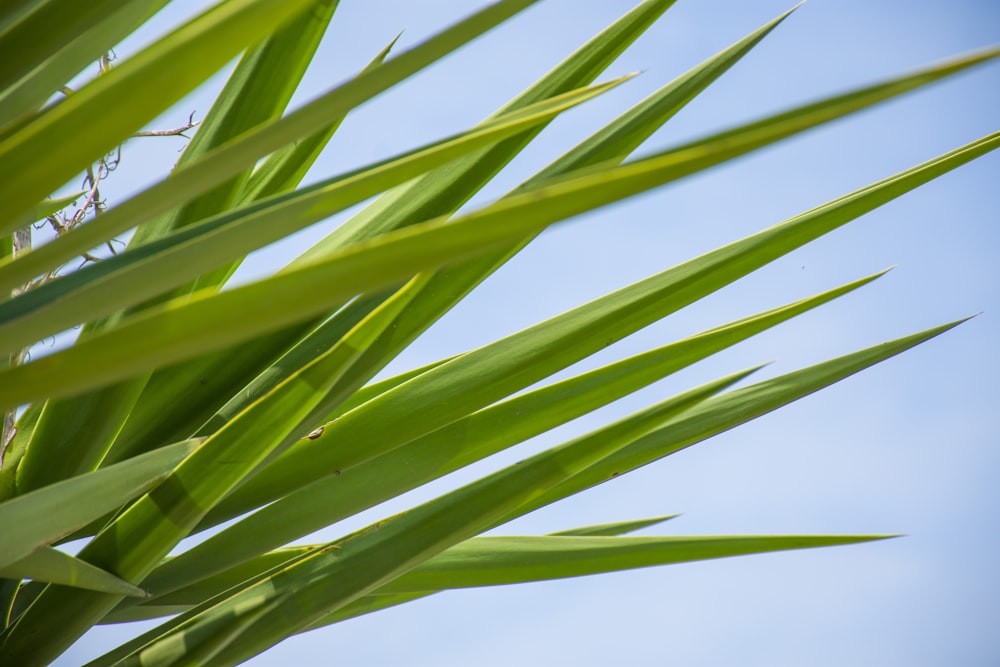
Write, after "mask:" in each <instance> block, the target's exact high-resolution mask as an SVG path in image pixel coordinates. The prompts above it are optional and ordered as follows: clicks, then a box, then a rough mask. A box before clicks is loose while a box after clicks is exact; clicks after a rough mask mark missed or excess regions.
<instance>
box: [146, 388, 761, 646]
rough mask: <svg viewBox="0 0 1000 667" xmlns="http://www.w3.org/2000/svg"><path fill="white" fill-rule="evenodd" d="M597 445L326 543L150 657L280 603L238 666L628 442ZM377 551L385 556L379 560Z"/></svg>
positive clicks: (256, 628) (563, 450) (567, 450)
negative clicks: (221, 620) (220, 621)
mask: <svg viewBox="0 0 1000 667" xmlns="http://www.w3.org/2000/svg"><path fill="white" fill-rule="evenodd" d="M745 375H746V373H741V374H739V375H737V376H733V377H729V378H725V379H723V380H720V381H717V382H713V383H710V384H709V385H705V386H704V387H701V388H699V389H696V390H692V391H691V392H689V393H688V394H686V395H685V396H684V397H683V398H679V399H678V400H676V401H674V402H673V403H672V405H671V406H669V407H667V406H664V407H663V408H662V411H661V415H660V416H661V417H664V418H665V417H667V415H668V414H669V413H671V412H673V413H674V414H676V413H677V412H678V411H683V410H686V409H687V408H689V407H690V406H691V405H695V404H697V403H698V402H700V401H701V400H703V399H704V398H706V397H707V396H709V395H711V394H714V393H716V392H717V391H719V390H720V389H722V388H723V387H725V386H728V385H730V384H732V383H733V382H734V381H736V380H738V379H740V378H742V377H744V376H745ZM637 428H641V426H638V425H637ZM595 444H596V442H595V441H590V440H580V441H576V442H573V443H569V444H567V445H565V446H562V447H558V448H554V449H551V450H548V451H546V452H543V453H541V454H538V455H536V456H534V457H532V458H530V459H528V460H526V461H523V462H521V463H520V464H516V465H514V466H511V467H510V468H506V469H504V470H503V471H500V472H498V473H495V474H494V475H491V476H489V477H487V478H485V479H483V480H480V481H478V482H474V483H473V484H470V485H469V486H467V487H464V488H462V489H459V490H457V491H453V492H452V493H449V494H447V495H445V496H442V497H441V498H438V499H436V500H432V501H430V502H428V503H426V504H424V505H421V506H420V507H417V508H415V509H413V510H410V511H409V512H406V513H405V514H403V515H399V516H397V517H394V518H392V519H389V520H387V521H384V522H380V523H379V524H377V525H375V526H373V527H372V528H370V529H367V530H363V531H361V532H359V533H356V534H355V535H353V536H350V537H348V538H346V539H344V540H342V541H339V542H338V543H336V544H333V545H330V546H329V547H327V548H321V549H317V550H315V551H314V552H312V553H310V554H308V555H307V556H305V557H304V558H302V559H300V560H298V561H296V562H295V563H294V564H292V565H290V566H289V567H287V568H285V569H283V570H281V571H279V572H278V573H276V574H274V575H273V576H271V577H269V578H267V579H265V580H263V581H261V582H259V583H257V584H256V585H254V586H251V587H249V588H247V589H244V590H243V591H240V592H239V593H236V594H235V595H233V596H232V597H231V598H229V599H228V600H226V601H225V602H222V603H220V604H217V605H215V606H214V607H212V608H211V609H210V610H208V611H206V612H205V613H203V614H200V615H199V616H196V617H194V618H193V619H191V620H189V621H188V622H187V623H184V624H181V625H180V626H178V627H177V628H176V629H174V630H173V631H171V632H170V633H168V634H166V635H164V636H163V637H161V638H160V639H159V640H157V641H156V642H153V643H152V644H150V645H149V646H148V647H147V648H146V649H143V651H142V653H143V654H145V655H147V656H150V655H152V654H154V652H155V651H157V650H158V648H157V644H158V643H159V642H163V641H177V639H175V638H178V637H179V638H183V639H187V638H191V640H192V641H193V640H194V637H195V636H197V635H198V634H200V632H199V629H200V628H201V627H203V626H205V625H207V624H212V623H213V621H214V620H215V619H217V618H218V617H220V616H223V617H230V616H231V617H235V618H239V617H240V616H242V615H244V614H247V613H253V612H254V611H256V610H257V609H259V608H260V607H262V606H264V605H269V604H271V603H274V602H276V606H275V607H274V609H273V610H272V611H270V612H268V613H266V614H264V615H263V617H262V618H261V619H260V620H259V621H257V622H256V623H254V624H252V625H251V626H250V627H249V628H248V630H247V631H246V632H244V633H243V634H242V635H241V636H240V638H239V639H238V640H236V641H234V642H232V644H231V645H230V646H229V647H228V648H227V649H226V650H225V651H223V653H222V654H220V655H219V656H217V657H216V661H217V663H218V664H219V665H229V664H236V663H238V662H239V661H241V660H243V659H246V658H247V657H249V656H250V655H253V654H255V653H257V652H259V651H260V650H262V649H264V648H266V647H267V646H270V645H272V644H274V643H275V642H277V641H280V640H281V639H282V638H284V637H286V636H289V635H290V634H293V633H294V632H295V631H296V630H298V629H301V628H304V627H307V626H309V625H311V624H312V623H314V622H316V621H317V620H319V619H320V618H322V617H323V616H325V615H326V614H328V613H330V612H332V611H334V610H336V609H337V608H339V607H342V606H344V605H346V604H348V603H350V602H351V601H352V600H354V599H357V598H359V597H361V596H362V595H365V594H367V593H369V592H371V591H373V590H375V589H377V588H379V587H380V586H382V585H384V584H385V583H386V582H388V581H390V580H392V579H394V578H395V577H396V576H398V575H399V574H401V573H402V572H405V571H407V570H409V569H412V568H413V567H415V566H416V565H418V564H419V563H420V562H422V561H424V560H426V559H428V558H430V557H431V556H433V555H434V554H435V553H439V552H441V551H443V550H444V549H447V548H448V547H450V546H453V545H455V544H458V543H459V542H462V541H464V540H465V539H468V538H469V537H472V536H473V535H475V534H476V533H478V532H479V531H480V530H482V528H483V527H485V526H486V525H489V524H490V523H492V522H493V521H495V520H496V518H497V517H499V516H502V515H504V514H505V513H506V512H509V511H510V510H512V509H513V508H515V507H517V506H519V505H521V504H522V503H524V502H525V501H526V500H528V499H529V498H531V497H533V496H535V495H537V494H538V493H539V492H540V491H541V490H542V489H544V488H547V487H548V486H550V485H551V484H552V483H553V482H554V481H555V480H558V479H564V478H566V477H568V476H570V475H572V474H573V472H574V471H577V470H580V469H583V468H585V467H587V466H588V465H589V464H590V463H594V462H597V461H598V460H600V459H601V458H604V456H606V455H608V454H609V453H611V452H613V451H615V449H616V448H617V447H618V446H621V445H622V444H624V443H620V442H615V443H612V442H608V441H603V442H601V443H600V446H599V447H596V448H595V447H594V445H595ZM374 553H377V554H379V557H378V558H372V557H371V554H374ZM136 659H139V660H141V659H142V656H139V655H137V656H136ZM153 664H155V663H153Z"/></svg>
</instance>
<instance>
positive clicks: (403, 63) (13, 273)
mask: <svg viewBox="0 0 1000 667" xmlns="http://www.w3.org/2000/svg"><path fill="white" fill-rule="evenodd" d="M537 1H538V0H500V1H499V2H496V3H494V4H492V5H490V6H488V7H486V8H484V9H483V10H481V11H479V12H477V13H475V14H473V15H472V16H470V17H469V18H467V19H465V20H463V21H460V22H459V23H456V24H455V25H454V26H452V27H451V28H448V29H446V30H444V31H442V32H440V33H438V34H437V35H435V36H434V37H432V38H430V39H428V40H427V41H426V42H423V43H422V44H419V45H418V46H415V47H413V48H411V49H410V50H408V51H406V52H404V53H403V54H401V55H399V56H397V57H396V58H392V59H390V60H388V61H386V62H385V63H384V64H383V65H381V66H379V67H376V68H374V69H372V70H369V71H368V72H364V73H362V74H361V75H359V76H358V77H356V78H354V79H352V80H350V81H348V82H346V83H344V84H342V85H340V86H338V87H336V88H335V89H333V90H331V91H330V92H328V93H326V94H324V95H323V96H322V97H320V98H318V99H317V100H314V101H313V102H311V103H309V104H307V105H306V106H304V107H302V108H300V109H298V110H296V111H294V112H292V113H291V114H289V115H287V116H286V117H284V118H282V119H281V120H279V121H275V122H272V123H268V124H266V125H265V126H263V127H261V128H258V129H255V130H253V131H251V132H248V133H246V134H245V135H243V136H242V137H240V138H239V139H237V140H235V141H232V142H230V143H228V144H226V145H225V146H223V147H220V148H219V149H217V150H215V151H212V153H211V154H209V155H206V156H205V157H204V158H202V159H201V160H198V161H197V162H196V163H194V164H191V165H189V166H187V167H185V168H183V169H179V170H177V171H175V172H173V173H172V174H171V175H170V177H168V178H167V179H166V180H164V181H161V182H160V183H159V184H157V185H155V186H153V187H152V188H150V189H148V190H146V191H144V192H142V193H140V194H139V195H136V196H135V197H133V198H132V199H129V200H128V201H126V202H123V203H122V204H120V205H118V206H116V207H114V208H112V209H110V210H108V211H107V212H106V213H105V214H104V215H101V216H100V217H99V218H98V219H96V220H92V221H91V222H90V223H89V224H86V225H81V226H79V227H77V228H76V229H74V230H73V231H72V232H70V233H68V234H64V235H63V236H61V237H59V238H58V239H55V240H54V241H52V242H51V243H49V244H47V245H45V246H43V247H42V248H39V249H38V250H35V251H34V252H32V253H31V254H29V255H27V256H25V258H24V260H23V262H24V263H22V264H18V263H9V264H6V265H2V266H0V285H3V284H5V283H6V282H7V281H8V280H9V281H11V282H12V284H13V285H19V284H21V283H22V282H24V276H25V275H27V277H28V279H30V278H31V277H34V276H35V275H39V274H41V273H44V272H45V271H48V270H51V269H53V268H56V267H58V266H60V265H61V264H63V263H64V262H66V261H67V260H70V259H72V258H74V257H76V256H78V255H80V254H82V253H84V252H87V251H88V250H89V249H91V248H94V247H95V246H98V245H100V244H101V243H105V242H107V241H109V240H111V239H113V238H115V237H116V236H117V235H119V234H122V233H124V232H126V231H128V230H129V229H131V228H133V227H135V226H137V225H139V224H141V223H142V222H145V221H147V220H150V219H152V218H154V217H156V216H158V215H161V214H163V213H166V212H168V211H171V210H173V209H174V208H176V207H177V206H180V205H182V204H184V203H185V202H187V201H190V200H191V199H192V198H193V197H196V196H198V195H200V194H201V193H203V192H207V191H208V190H210V189H212V188H213V187H215V186H217V185H219V184H220V183H223V182H225V181H226V180H228V179H229V178H231V177H232V176H233V175H235V174H237V173H239V172H241V171H243V170H244V169H245V168H246V166H247V165H248V164H253V163H254V162H255V161H256V160H257V159H259V158H261V157H263V156H264V155H267V154H269V153H271V152H273V151H276V150H279V149H281V148H284V147H286V146H288V145H289V144H291V143H292V142H294V141H295V140H297V139H300V138H302V137H304V136H308V135H310V134H312V133H314V132H316V131H318V130H320V129H322V128H325V127H327V126H328V125H329V123H330V121H331V119H333V118H337V117H338V116H341V115H343V114H344V113H346V112H347V111H349V110H350V109H352V108H354V107H356V106H358V105H359V104H361V103H363V102H365V101H367V100H369V99H371V98H372V97H374V96H375V95H377V94H379V93H381V92H383V91H384V90H386V89H388V88H390V87H391V86H393V85H395V84H396V83H398V82H399V81H402V80H403V79H405V78H407V77H409V76H410V75H412V74H414V73H415V72H418V71H420V70H421V69H423V68H424V67H426V66H427V65H429V64H431V63H433V62H434V61H436V60H438V59H439V58H441V57H443V56H445V55H447V54H448V53H451V52H452V51H454V50H455V49H457V48H459V47H460V46H462V45H464V44H466V43H468V42H469V41H471V40H473V39H475V38H476V37H478V36H479V35H481V34H482V33H484V32H486V31H487V30H489V29H491V28H493V27H495V26H496V25H497V24H499V23H501V22H503V21H505V20H506V19H508V18H510V17H511V16H513V15H514V14H517V13H518V12H520V11H522V10H523V9H525V8H526V7H529V6H530V5H532V4H534V3H535V2H537ZM276 4H281V5H282V6H285V5H288V6H289V7H291V5H290V4H289V3H276ZM272 27H273V26H272ZM123 67H124V66H123ZM120 69H121V68H119V70H120ZM113 145H114V144H112V146H113ZM109 147H110V146H109ZM70 175H72V174H70ZM67 178H68V177H67ZM46 194H48V193H42V194H41V195H39V196H38V197H37V198H35V201H33V202H31V204H28V206H32V205H34V204H35V202H36V201H37V200H39V199H41V198H42V197H43V196H45V195H46ZM12 217H14V216H13V215H12Z"/></svg>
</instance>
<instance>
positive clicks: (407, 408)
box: [0, 133, 1000, 503]
mask: <svg viewBox="0 0 1000 667" xmlns="http://www.w3.org/2000/svg"><path fill="white" fill-rule="evenodd" d="M997 146H1000V133H995V134H993V135H990V136H988V137H986V138H984V139H982V140H979V141H976V142H973V143H971V144H968V145H967V146H964V147H961V148H959V149H956V150H954V151H951V152H949V153H946V154H945V155H943V156H940V157H938V158H935V159H933V160H930V161H928V162H926V163H923V164H921V165H918V166H916V167H914V168H911V169H909V170H906V171H903V172H901V173H899V174H897V175H895V176H893V177H890V178H888V179H885V180H883V181H880V182H878V183H876V184H873V185H871V186H868V187H865V188H862V189H860V190H857V191H855V192H853V193H851V194H848V195H845V196H843V197H840V198H838V199H836V200H833V201H831V202H828V203H827V204H824V205H822V206H819V207H817V208H815V209H812V210H810V211H807V212H805V213H803V214H801V215H798V216H796V217H794V218H791V219H789V220H787V221H785V222H783V223H781V224H779V225H775V226H774V227H771V228H769V229H765V230H763V231H761V232H758V233H757V234H754V235H752V236H750V237H747V238H745V239H743V240H741V241H737V242H735V243H732V244H730V245H727V246H724V247H722V248H719V249H717V250H714V251H712V252H710V253H707V254H705V255H703V256H701V257H698V258H695V259H693V260H690V261H688V262H686V263H684V264H681V265H679V266H676V267H674V268H671V269H668V270H667V271H664V272H663V273H661V274H658V275H656V276H652V277H650V278H647V279H646V280H643V281H640V282H639V283H636V284H634V285H631V286H629V287H626V288H624V289H622V290H619V291H618V292H615V293H612V294H609V295H607V296H605V297H602V298H600V299H597V300H595V301H593V302H591V303H590V304H586V305H584V306H581V307H579V308H577V309H575V310H572V311H569V312H567V313H563V314H562V315H559V316H557V317H555V318H553V319H551V320H549V321H548V322H543V323H541V324H539V325H536V326H534V327H531V328H529V329H526V330H524V331H522V332H518V333H516V334H513V335H511V336H508V337H507V338H504V339H502V340H500V341H497V342H495V343H492V344H490V345H488V346H485V347H482V348H480V349H478V350H475V351H473V352H469V353H466V354H463V355H461V356H459V357H457V358H455V359H454V360H452V361H450V362H448V363H447V364H443V365H441V366H439V367H437V368H435V369H433V370H431V371H428V372H427V373H424V374H422V375H420V376H418V377H417V378H414V379H413V380H411V381H410V382H407V383H404V384H403V385H400V386H399V387H397V388H395V389H393V390H392V391H390V392H386V393H385V394H383V395H381V396H379V397H378V398H376V399H374V400H373V401H371V402H370V403H368V404H366V405H364V406H361V407H359V408H358V409H356V410H354V411H352V412H350V413H348V414H345V415H343V416H342V417H341V418H340V419H338V420H337V422H336V423H335V424H334V425H333V426H334V428H331V429H329V430H328V433H327V437H328V438H329V439H333V440H337V441H338V444H339V446H338V447H335V448H330V447H327V446H326V444H325V442H324V443H307V444H305V445H303V446H301V447H296V448H295V449H293V450H292V451H290V452H289V453H288V454H287V455H286V456H285V457H284V460H279V461H277V462H275V464H273V465H272V466H271V467H270V469H269V470H267V471H264V473H262V474H261V475H260V476H258V479H256V480H253V481H251V482H250V484H248V485H247V486H246V487H244V489H243V490H242V492H243V493H249V492H250V489H252V488H253V487H254V486H255V485H261V486H263V485H264V484H266V483H267V479H268V477H271V478H272V479H273V478H275V477H285V478H294V479H297V480H310V479H317V478H319V477H320V476H321V475H322V474H329V471H330V470H344V469H346V468H348V467H350V466H351V465H356V464H357V463H359V462H360V461H363V460H366V459H367V458H371V457H372V456H374V455H375V454H377V453H380V452H384V451H389V450H391V449H392V448H394V447H398V446H399V445H401V444H403V443H405V442H407V441H409V440H412V439H413V438H416V437H419V436H420V435H422V434H423V433H427V432H430V431H433V430H435V429H437V428H440V427H441V426H444V425H446V424H448V423H450V422H451V421H454V420H455V419H458V418H460V417H462V416H464V415H466V414H469V413H470V412H472V411H474V410H476V409H479V408H481V407H483V406H485V405H488V404H490V403H492V402H493V401H496V400H499V399H500V398H502V397H504V396H506V395H508V394H509V393H511V392H513V391H517V390H519V389H521V388H523V387H526V386H528V385H530V384H531V383H532V382H535V381H538V380H540V379H542V378H544V377H546V376H547V375H548V374H550V373H552V372H555V371H556V370H558V369H560V368H563V367H565V366H567V365H569V364H571V363H574V362H575V361H578V360H579V359H582V358H583V357H585V356H587V355H589V354H592V353H593V352H596V351H597V350H599V349H601V348H603V347H605V346H606V345H609V344H610V343H611V342H614V341H616V340H618V339H620V338H622V337H624V336H625V335H628V334H630V333H632V332H634V331H636V330H638V329H639V328H641V327H643V326H646V325H648V324H649V323H651V322H654V321H656V320H658V319H660V318H662V317H664V316H666V315H667V314H669V313H671V312H674V311H676V310H678V309H679V308H681V307H683V306H686V305H688V304H690V303H692V302H694V301H696V300H697V299H699V298H702V297H703V296H705V295H707V294H709V293H711V292H713V291H715V290H717V289H719V288H721V287H723V286H724V285H727V284H729V283H731V282H733V281H735V280H736V279H738V278H739V277H741V276H744V275H746V274H748V273H750V272H751V271H753V270H755V269H757V268H760V267H761V266H764V265H765V264H767V263H769V262H771V261H773V260H774V259H776V258H778V257H781V256H782V255H784V254H787V253H788V252H791V251H792V250H794V249H796V248H798V247H801V246H802V245H804V244H806V243H808V242H809V241H812V240H814V239H815V238H818V237H819V236H822V235H823V234H826V233H828V232H830V231H832V230H833V229H836V228H838V227H840V226H842V225H844V224H846V223H847V222H849V221H850V220H853V219H855V218H857V217H859V216H860V215H862V214H863V213H866V212H868V211H870V210H872V209H874V208H876V207H878V206H880V205H882V204H884V203H886V202H887V201H890V200H892V199H894V198H895V197H898V196H900V195H902V194H904V193H905V192H907V191H909V190H911V189H913V188H915V187H917V186H918V185H921V184H923V183H926V182H927V181H929V180H931V179H932V178H934V177H935V176H937V175H940V174H941V173H944V172H945V171H947V170H949V169H950V168H953V167H956V166H958V165H959V164H963V163H965V162H967V161H968V160H969V159H972V158H973V157H974V156H976V155H979V154H982V153H985V152H989V151H990V150H993V149H995V148H996V147H997ZM627 167H628V165H626V167H622V168H621V169H624V168H627ZM614 171H616V170H613V171H612V173H614ZM601 173H602V175H603V178H601V179H595V180H602V181H604V182H605V184H606V180H605V179H607V178H609V177H608V175H607V174H605V173H604V172H601ZM581 180H582V181H583V182H587V177H584V178H583V179H581ZM577 182H579V181H576V180H574V181H567V182H566V183H565V184H569V183H577ZM589 186H590V187H593V188H597V187H600V186H598V185H597V184H596V183H595V182H593V181H590V182H589ZM574 191H575V190H574ZM501 203H502V202H501ZM501 210H503V209H502V208H501ZM535 213H537V211H535ZM522 215H530V213H528V212H527V211H525V212H524V213H523V214H522ZM566 336H571V338H567V337H566ZM571 342H572V343H573V344H572V345H571V344H570V343H571ZM0 377H2V376H0ZM427 392H432V393H433V394H434V395H435V396H436V397H437V398H438V401H437V402H436V403H434V404H433V405H431V406H428V405H427V404H426V402H425V401H424V400H423V398H422V397H423V396H425V395H427ZM338 433H341V434H344V435H345V436H346V437H345V438H343V440H341V439H339V438H338V437H337V434H338ZM375 433H377V434H378V436H377V437H373V434H375ZM268 499H273V496H271V497H270V498H268ZM260 501H261V498H258V499H256V501H255V502H257V503H259V502H260Z"/></svg>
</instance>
